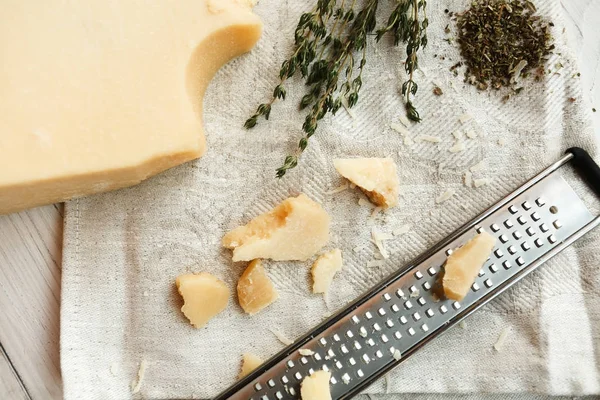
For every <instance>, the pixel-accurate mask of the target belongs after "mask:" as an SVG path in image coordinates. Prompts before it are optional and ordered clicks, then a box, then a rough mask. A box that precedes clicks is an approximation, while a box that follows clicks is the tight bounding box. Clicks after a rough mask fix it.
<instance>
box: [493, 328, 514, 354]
mask: <svg viewBox="0 0 600 400" xmlns="http://www.w3.org/2000/svg"><path fill="white" fill-rule="evenodd" d="M509 332H510V328H509V327H508V326H507V327H506V328H504V329H503V330H502V332H500V336H499V337H498V340H497V341H496V343H495V344H494V349H495V350H496V351H497V352H498V353H500V352H501V351H502V347H504V342H505V341H506V337H507V336H508V334H509Z"/></svg>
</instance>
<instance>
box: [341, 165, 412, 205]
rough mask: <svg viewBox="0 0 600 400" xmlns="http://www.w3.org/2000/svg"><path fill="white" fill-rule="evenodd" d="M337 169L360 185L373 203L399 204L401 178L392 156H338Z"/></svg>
mask: <svg viewBox="0 0 600 400" xmlns="http://www.w3.org/2000/svg"><path fill="white" fill-rule="evenodd" d="M333 165H334V166H335V169H337V171H338V172H339V173H340V175H342V176H343V177H344V178H346V179H348V180H349V181H350V182H352V183H354V184H355V185H356V186H358V187H359V188H360V189H361V190H362V191H363V192H364V194H365V195H367V197H368V198H369V200H371V201H372V202H373V204H375V205H377V206H381V207H385V208H387V207H394V206H395V205H397V204H398V192H399V186H400V183H399V180H398V173H397V172H396V163H394V160H392V159H391V158H338V159H336V160H333Z"/></svg>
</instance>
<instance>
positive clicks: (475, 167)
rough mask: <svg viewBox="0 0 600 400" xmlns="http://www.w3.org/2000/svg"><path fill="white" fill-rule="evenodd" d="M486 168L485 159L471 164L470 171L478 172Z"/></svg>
mask: <svg viewBox="0 0 600 400" xmlns="http://www.w3.org/2000/svg"><path fill="white" fill-rule="evenodd" d="M484 168H485V164H484V163H483V160H481V161H479V162H478V163H477V164H475V165H473V166H471V168H469V171H471V172H478V171H481V170H483V169H484Z"/></svg>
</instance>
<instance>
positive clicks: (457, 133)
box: [452, 131, 464, 140]
mask: <svg viewBox="0 0 600 400" xmlns="http://www.w3.org/2000/svg"><path fill="white" fill-rule="evenodd" d="M452 136H454V138H455V139H456V140H462V138H463V137H464V135H463V133H462V131H454V132H452Z"/></svg>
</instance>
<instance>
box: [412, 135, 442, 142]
mask: <svg viewBox="0 0 600 400" xmlns="http://www.w3.org/2000/svg"><path fill="white" fill-rule="evenodd" d="M417 140H418V141H420V142H429V143H439V142H441V141H442V139H440V138H439V137H436V136H431V135H419V136H417Z"/></svg>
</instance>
